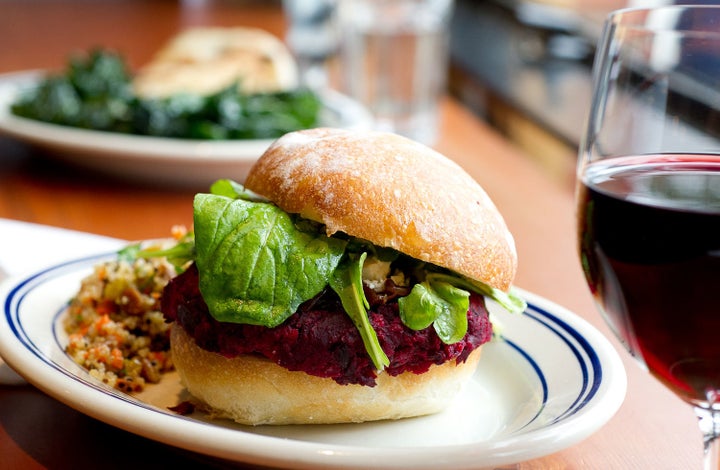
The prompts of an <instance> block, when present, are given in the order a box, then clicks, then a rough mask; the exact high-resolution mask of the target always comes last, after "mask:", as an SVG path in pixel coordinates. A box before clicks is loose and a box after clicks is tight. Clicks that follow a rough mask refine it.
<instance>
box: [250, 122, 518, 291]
mask: <svg viewBox="0 0 720 470" xmlns="http://www.w3.org/2000/svg"><path fill="white" fill-rule="evenodd" d="M245 187H246V188H248V189H250V190H252V191H254V192H256V193H258V194H260V195H262V196H264V197H266V198H268V199H269V200H271V201H272V202H274V203H275V204H277V205H278V206H279V207H280V208H281V209H283V210H284V211H286V212H289V213H297V214H300V215H301V216H302V217H305V218H307V219H311V220H314V221H316V222H321V223H323V224H325V226H326V228H327V234H328V235H332V234H333V233H336V232H344V233H346V234H348V235H351V236H354V237H358V238H362V239H365V240H368V241H370V242H372V243H374V244H375V245H378V246H383V247H390V248H394V249H395V250H398V251H400V252H402V253H405V254H406V255H409V256H411V257H413V258H416V259H419V260H422V261H427V262H429V263H433V264H436V265H438V266H441V267H444V268H448V269H450V270H452V271H455V272H457V273H459V274H462V275H464V276H467V277H469V278H472V279H475V280H478V281H482V282H484V283H486V284H488V285H490V286H493V287H495V288H498V289H501V290H503V291H507V290H508V289H509V288H510V285H511V283H512V282H513V279H514V277H515V272H516V270H517V253H516V250H515V244H514V241H513V238H512V235H511V234H510V232H509V230H508V228H507V226H506V224H505V221H504V220H503V218H502V216H501V214H500V213H499V212H498V210H497V208H496V207H495V205H494V204H493V202H492V201H491V200H490V198H489V196H488V195H487V193H486V192H485V191H484V190H483V189H482V187H480V185H479V184H478V183H477V182H476V181H475V180H474V179H473V178H472V177H471V176H470V175H468V174H467V173H466V172H465V171H464V170H463V169H462V168H460V166H458V165H457V164H456V163H454V162H453V161H451V160H449V159H448V158H446V157H445V156H443V155H441V154H440V153H438V152H436V151H434V150H432V149H430V148H429V147H426V146H425V145H422V144H420V143H417V142H415V141H413V140H410V139H407V138H405V137H401V136H398V135H395V134H390V133H383V132H368V131H352V130H343V129H329V128H319V129H311V130H305V131H298V132H291V133H289V134H286V135H284V136H283V137H281V138H279V139H278V140H277V141H275V142H274V143H273V144H272V145H271V146H270V147H269V148H268V150H267V151H266V152H265V153H264V154H263V155H262V156H261V157H260V159H259V160H258V161H257V162H256V163H255V165H254V166H253V168H252V169H251V170H250V173H249V174H248V177H247V179H246V181H245Z"/></svg>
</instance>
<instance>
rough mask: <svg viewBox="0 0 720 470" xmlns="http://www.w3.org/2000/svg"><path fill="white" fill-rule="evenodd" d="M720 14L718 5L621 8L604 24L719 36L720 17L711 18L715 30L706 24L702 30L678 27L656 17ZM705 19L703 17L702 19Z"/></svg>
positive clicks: (608, 17)
mask: <svg viewBox="0 0 720 470" xmlns="http://www.w3.org/2000/svg"><path fill="white" fill-rule="evenodd" d="M710 11H713V12H714V13H716V14H720V4H716V5H706V4H703V5H683V4H677V5H662V6H650V7H628V8H621V9H618V10H614V11H612V12H610V13H609V14H608V16H607V18H606V22H605V23H606V24H608V25H614V26H615V27H624V28H628V29H635V30H646V31H651V32H652V31H655V32H660V31H672V32H674V33H677V34H694V35H708V36H714V35H720V15H719V16H718V17H717V18H713V21H711V23H710V24H711V25H713V26H714V25H715V24H716V25H717V28H716V29H713V28H711V27H709V25H708V24H706V25H705V26H704V27H703V28H702V29H697V28H688V27H678V26H677V25H674V24H672V23H671V22H662V21H657V18H658V17H665V18H676V19H677V18H679V17H680V15H681V14H682V13H684V12H698V14H701V12H706V13H707V12H710ZM702 18H703V19H705V17H702Z"/></svg>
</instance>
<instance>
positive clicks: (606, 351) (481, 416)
mask: <svg viewBox="0 0 720 470" xmlns="http://www.w3.org/2000/svg"><path fill="white" fill-rule="evenodd" d="M111 256H114V255H113V254H109V255H102V256H92V257H87V258H82V259H78V260H75V261H70V262H65V263H62V264H59V265H55V266H51V267H49V268H47V269H44V270H40V271H39V272H37V273H36V274H33V275H29V276H23V277H16V278H12V279H9V280H7V281H5V282H4V283H2V284H1V285H0V301H1V302H2V304H1V305H2V315H1V316H0V354H2V356H3V357H4V358H5V360H6V361H7V362H8V364H10V365H11V366H12V367H13V368H14V369H15V370H17V371H18V372H19V373H20V374H21V375H22V376H24V377H25V379H27V380H28V381H29V382H31V383H32V384H34V385H35V386H37V387H38V388H40V389H42V390H43V391H45V392H46V393H48V394H49V395H51V396H53V397H55V398H56V399H58V400H60V401H62V402H64V403H66V404H67V405H69V406H71V407H73V408H75V409H77V410H79V411H81V412H83V413H86V414H87V415H90V416H92V417H95V418H97V419H99V420H101V421H104V422H106V423H109V424H111V425H114V426H117V427H119V428H122V429H125V430H127V431H130V432H133V433H136V434H138V435H142V436H145V437H147V438H150V439H154V440H157V441H160V442H164V443H168V444H172V445H175V446H178V447H181V448H184V449H188V450H192V451H196V452H200V453H204V454H207V455H211V456H214V457H219V458H223V459H229V460H232V461H236V462H244V463H250V464H256V465H265V466H277V467H284V468H306V469H309V468H313V469H316V468H345V469H360V468H372V467H376V468H379V467H382V468H403V469H434V470H438V469H449V468H458V467H462V468H481V467H487V466H498V465H509V464H512V463H515V462H519V461H523V460H527V459H531V458H534V457H538V456H542V455H547V454H550V453H553V452H556V451H558V450H561V449H563V448H566V447H568V446H571V445H573V444H575V443H577V442H579V441H581V440H583V439H585V438H586V437H588V436H589V435H590V434H591V433H593V432H595V431H596V430H597V429H599V428H600V427H601V426H603V425H604V424H605V423H606V422H607V421H608V420H609V419H610V418H611V417H612V416H613V414H614V413H615V412H616V411H617V409H618V408H619V407H620V405H621V403H622V401H623V399H624V396H625V390H626V376H625V370H624V368H623V366H622V363H621V361H620V359H619V356H618V355H617V353H616V351H615V350H614V349H613V347H612V346H611V345H610V343H609V342H608V341H607V340H606V338H605V337H604V336H602V335H601V334H600V333H599V332H598V331H597V330H595V329H594V328H593V327H592V326H591V325H589V324H588V323H586V322H585V321H584V320H582V319H580V318H579V317H577V316H576V315H575V314H573V313H571V312H569V311H567V310H565V309H564V308H562V307H560V306H558V305H556V304H553V303H551V302H549V301H547V300H545V299H543V298H541V297H538V296H536V295H533V294H531V293H529V292H525V291H521V294H522V295H524V296H525V298H526V299H527V300H528V303H529V307H528V309H527V311H526V312H525V314H523V315H509V314H506V313H505V312H504V311H502V310H499V309H496V308H495V307H496V306H494V305H491V308H492V309H493V312H494V315H496V316H497V317H496V318H497V319H499V321H500V322H501V324H502V331H503V334H504V336H505V339H504V340H496V341H494V342H492V343H490V344H488V345H486V346H485V347H484V348H485V349H484V351H483V359H482V361H481V366H480V368H479V369H478V371H477V373H476V375H475V376H474V379H473V381H472V382H471V383H470V384H469V386H468V387H467V389H466V390H465V391H464V392H463V393H462V395H461V396H460V397H459V398H458V400H457V401H456V403H455V404H454V405H453V406H452V407H451V408H450V409H448V410H447V411H445V412H443V413H440V414H438V415H434V416H427V417H421V418H413V419H406V420H400V421H394V422H376V423H364V424H348V425H312V426H279V427H272V426H259V427H246V426H240V425H237V424H235V423H232V422H227V421H222V420H216V421H212V420H209V419H207V418H206V417H205V416H203V415H202V414H200V413H199V412H196V413H194V414H193V415H190V416H179V415H176V414H174V413H173V412H171V411H169V410H168V408H167V407H168V406H172V405H175V404H177V403H178V402H180V401H182V399H183V389H182V386H181V385H180V384H179V380H178V378H177V374H169V375H167V376H165V378H164V379H163V381H162V382H161V383H160V384H158V385H151V386H149V387H148V388H147V390H146V391H145V392H143V393H142V394H140V395H138V396H134V397H133V396H128V395H125V394H123V393H121V392H118V391H115V390H111V389H109V388H107V387H106V386H104V385H103V384H102V383H99V382H97V381H96V380H94V379H92V378H91V377H90V376H89V375H88V374H87V373H86V372H85V371H84V370H83V369H81V368H80V367H79V366H77V365H76V364H75V363H73V361H72V360H71V359H70V358H69V357H68V356H67V355H66V354H65V352H64V345H65V344H66V339H67V338H66V335H65V334H64V332H63V330H62V327H61V326H60V318H61V317H62V315H63V314H64V309H65V306H66V305H67V302H68V300H69V298H70V297H71V296H72V295H73V294H74V292H76V291H77V289H78V286H79V282H80V279H81V278H82V277H84V276H85V275H87V274H89V273H90V272H91V266H92V265H93V264H95V263H97V262H99V261H101V260H103V259H107V258H109V257H111Z"/></svg>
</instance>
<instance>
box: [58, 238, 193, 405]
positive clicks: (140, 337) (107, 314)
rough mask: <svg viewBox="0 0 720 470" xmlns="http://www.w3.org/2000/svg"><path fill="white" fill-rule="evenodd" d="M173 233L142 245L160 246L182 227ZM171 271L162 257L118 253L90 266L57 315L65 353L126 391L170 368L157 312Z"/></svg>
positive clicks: (166, 328) (166, 333) (165, 328)
mask: <svg viewBox="0 0 720 470" xmlns="http://www.w3.org/2000/svg"><path fill="white" fill-rule="evenodd" d="M173 235H174V239H168V240H165V241H159V242H153V243H155V245H150V246H149V247H148V246H146V245H144V246H143V249H144V250H148V249H154V248H155V247H157V249H162V248H165V247H166V245H167V244H168V243H172V242H174V241H175V240H176V239H178V238H180V237H182V236H183V235H184V229H182V228H178V229H176V230H174V231H173ZM176 275H177V269H176V267H175V266H174V265H173V264H172V263H170V262H169V261H168V260H167V259H166V258H165V257H143V258H136V259H123V258H122V257H118V259H115V260H111V261H105V262H102V263H99V264H97V265H95V266H94V267H93V272H92V274H90V275H88V276H87V277H85V278H84V279H83V280H82V282H81V285H80V289H79V291H78V292H77V293H76V294H75V296H74V297H73V298H72V300H71V301H70V304H69V306H68V311H67V315H66V316H65V318H64V320H63V327H64V329H65V332H66V333H67V334H68V344H67V346H66V348H65V351H66V353H67V354H68V355H69V356H70V357H71V358H72V359H73V360H74V361H75V362H76V363H78V364H79V365H81V366H82V367H84V368H85V369H87V370H88V372H89V374H90V375H91V376H92V377H94V378H96V379H98V380H100V381H102V382H104V383H106V384H107V385H109V386H111V387H113V388H116V389H118V390H120V391H123V392H126V393H135V392H141V391H142V390H144V388H145V386H146V385H147V384H148V383H157V382H159V381H160V379H161V378H162V375H163V374H164V373H165V372H169V371H171V370H173V363H172V358H171V354H170V324H169V323H168V322H166V321H165V317H164V316H163V314H162V312H161V311H160V300H161V296H162V291H163V288H164V287H165V285H167V283H168V282H169V281H170V279H172V278H173V277H175V276H176Z"/></svg>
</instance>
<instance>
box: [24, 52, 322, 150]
mask: <svg viewBox="0 0 720 470" xmlns="http://www.w3.org/2000/svg"><path fill="white" fill-rule="evenodd" d="M320 106H321V104H320V100H319V98H318V96H317V95H316V94H315V93H314V92H313V91H311V90H308V89H304V88H302V89H295V90H290V91H284V92H276V93H260V94H244V93H242V92H240V91H239V89H238V87H237V84H233V85H231V86H228V87H227V88H225V89H223V90H220V91H219V92H216V93H214V94H211V95H208V96H200V95H191V94H177V95H173V96H170V97H167V98H158V99H149V98H141V97H138V96H136V95H135V94H134V93H133V91H132V74H131V73H130V71H129V69H128V66H127V64H126V62H125V60H124V59H123V58H122V56H120V55H119V54H117V53H115V52H112V51H108V50H103V49H95V50H92V51H90V52H89V53H88V54H87V55H86V56H74V57H72V58H70V60H69V62H68V65H67V67H66V69H65V70H64V71H63V72H61V73H59V74H56V75H50V76H48V77H46V78H45V79H43V80H41V81H40V83H39V84H38V86H37V87H35V88H32V89H30V90H27V92H26V93H23V94H22V95H21V96H20V98H19V99H18V100H17V101H16V102H15V103H14V104H13V105H12V107H11V110H12V113H13V114H15V115H18V116H22V117H26V118H30V119H35V120H39V121H44V122H50V123H53V124H60V125H65V126H72V127H81V128H85V129H94V130H102V131H110V132H122V133H127V134H139V135H149V136H157V137H175V138H184V139H211V140H221V139H262V138H276V137H279V136H281V135H283V134H285V133H287V132H291V131H296V130H299V129H306V128H311V127H316V126H317V125H318V118H319V114H320Z"/></svg>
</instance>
